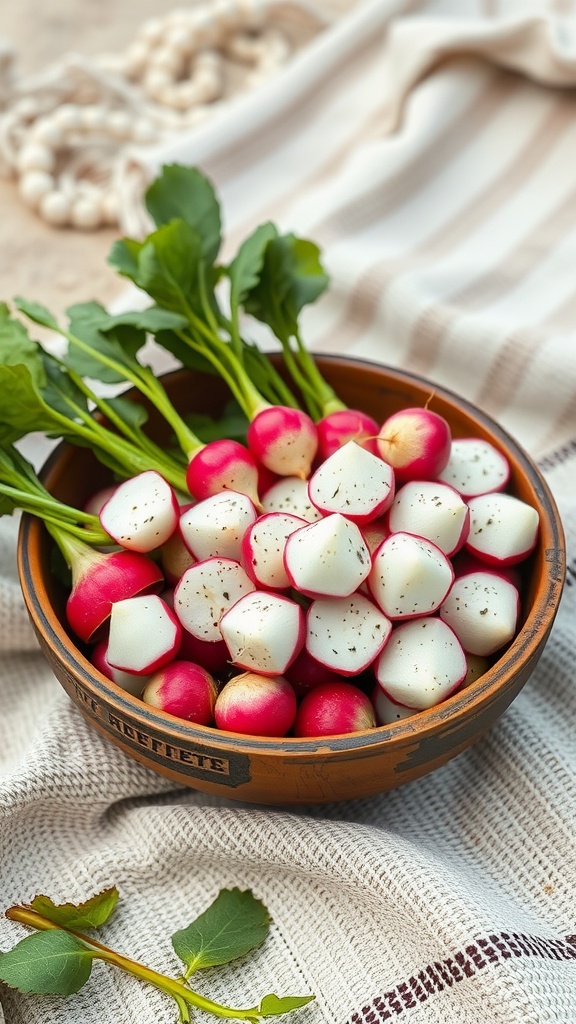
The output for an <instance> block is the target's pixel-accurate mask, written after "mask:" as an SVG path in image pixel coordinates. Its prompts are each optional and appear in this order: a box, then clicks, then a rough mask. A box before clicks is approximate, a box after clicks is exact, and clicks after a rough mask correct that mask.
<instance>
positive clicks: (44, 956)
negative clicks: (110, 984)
mask: <svg viewBox="0 0 576 1024" xmlns="http://www.w3.org/2000/svg"><path fill="white" fill-rule="evenodd" d="M91 970H92V953H91V951H90V950H89V949H87V947H86V946H85V944H84V943H83V942H82V939H78V938H76V936H75V935H70V934H69V933H68V932H64V931H60V930H59V929H53V930H52V929H51V930H50V931H45V932H36V933H35V934H34V935H29V936H28V937H27V938H25V939H22V941H21V942H19V943H18V944H17V945H16V946H14V948H13V949H11V950H9V951H8V952H7V953H0V979H1V980H2V981H4V982H6V984H7V985H10V986H11V987H12V988H17V989H19V990H20V992H34V993H35V994H36V995H60V996H68V995H71V994H72V993H73V992H77V991H78V990H79V989H81V988H82V986H83V985H85V984H86V982H87V981H88V978H89V977H90V971H91Z"/></svg>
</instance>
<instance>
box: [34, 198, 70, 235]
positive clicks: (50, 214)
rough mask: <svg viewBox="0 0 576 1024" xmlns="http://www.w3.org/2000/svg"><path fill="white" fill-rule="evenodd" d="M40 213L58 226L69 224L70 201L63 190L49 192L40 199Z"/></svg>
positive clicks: (50, 222)
mask: <svg viewBox="0 0 576 1024" xmlns="http://www.w3.org/2000/svg"><path fill="white" fill-rule="evenodd" d="M40 214H41V215H42V217H43V218H44V220H46V221H48V223H49V224H54V225H57V226H62V225H63V224H68V221H69V219H70V201H69V200H68V199H67V197H66V196H65V195H64V194H63V193H62V192H58V191H54V192H49V193H48V195H45V196H44V198H43V199H42V200H41V201H40Z"/></svg>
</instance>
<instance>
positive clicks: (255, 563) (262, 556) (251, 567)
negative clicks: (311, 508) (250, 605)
mask: <svg viewBox="0 0 576 1024" xmlns="http://www.w3.org/2000/svg"><path fill="white" fill-rule="evenodd" d="M302 526H306V521H305V520H304V519H301V518H300V517H299V516H293V515H290V514H289V513H287V512H267V513H265V514H264V515H262V516H260V517H259V519H257V520H256V522H255V523H252V526H250V527H249V528H248V529H247V530H246V533H245V534H244V537H243V539H242V558H241V562H242V565H243V566H244V568H245V569H246V572H247V573H248V575H249V576H250V577H251V579H253V580H254V583H255V584H256V586H258V587H269V588H270V589H272V590H285V589H286V588H287V587H289V586H290V580H289V578H288V574H287V572H286V569H285V568H284V548H285V547H286V541H287V539H288V537H289V536H290V534H291V533H294V531H295V530H299V529H300V528H301V527H302Z"/></svg>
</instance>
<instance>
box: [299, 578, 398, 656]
mask: <svg viewBox="0 0 576 1024" xmlns="http://www.w3.org/2000/svg"><path fill="white" fill-rule="evenodd" d="M391 631H392V623H391V622H390V620H389V619H387V618H386V616H385V615H383V614H382V612H381V611H380V609H379V608H377V607H376V605H375V604H374V602H373V601H370V600H369V599H368V598H367V597H363V596H362V594H351V595H350V597H337V598H323V599H321V600H317V601H313V602H312V604H311V605H310V607H309V609H308V612H307V614H306V649H307V650H308V653H309V654H311V655H312V657H313V658H316V660H317V661H319V662H321V663H322V664H324V665H326V667H327V668H329V669H332V670H333V671H335V672H339V673H340V675H343V676H356V675H359V673H360V672H363V671H364V669H365V668H368V666H369V665H371V664H372V662H373V661H374V659H375V658H377V657H378V655H379V654H380V652H381V651H382V650H383V648H384V645H385V643H386V641H387V640H388V637H389V636H390V633H391Z"/></svg>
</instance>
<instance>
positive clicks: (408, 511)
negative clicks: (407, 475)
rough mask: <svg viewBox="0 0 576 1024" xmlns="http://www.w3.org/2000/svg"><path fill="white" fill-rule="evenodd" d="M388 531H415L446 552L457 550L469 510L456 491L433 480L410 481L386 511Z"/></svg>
mask: <svg viewBox="0 0 576 1024" xmlns="http://www.w3.org/2000/svg"><path fill="white" fill-rule="evenodd" d="M388 527H389V529H390V532H391V533H398V532H402V533H415V534H416V535H417V536H418V537H425V538H426V539H427V540H431V541H432V543H433V544H435V545H436V547H438V548H440V550H441V551H443V552H444V554H445V555H448V556H450V555H453V554H455V552H456V551H458V550H459V549H460V548H461V547H462V545H463V544H464V541H465V540H466V537H467V536H468V530H469V528H470V512H469V510H468V506H467V505H466V503H465V502H464V501H463V500H462V498H461V497H460V495H459V494H458V491H455V490H454V488H453V487H449V486H448V485H447V484H439V483H437V482H436V481H434V482H430V481H426V480H410V481H409V482H408V483H406V484H404V486H403V487H401V488H400V490H399V491H398V493H397V494H396V497H395V499H394V502H393V504H392V506H391V508H390V511H389V513H388Z"/></svg>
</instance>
